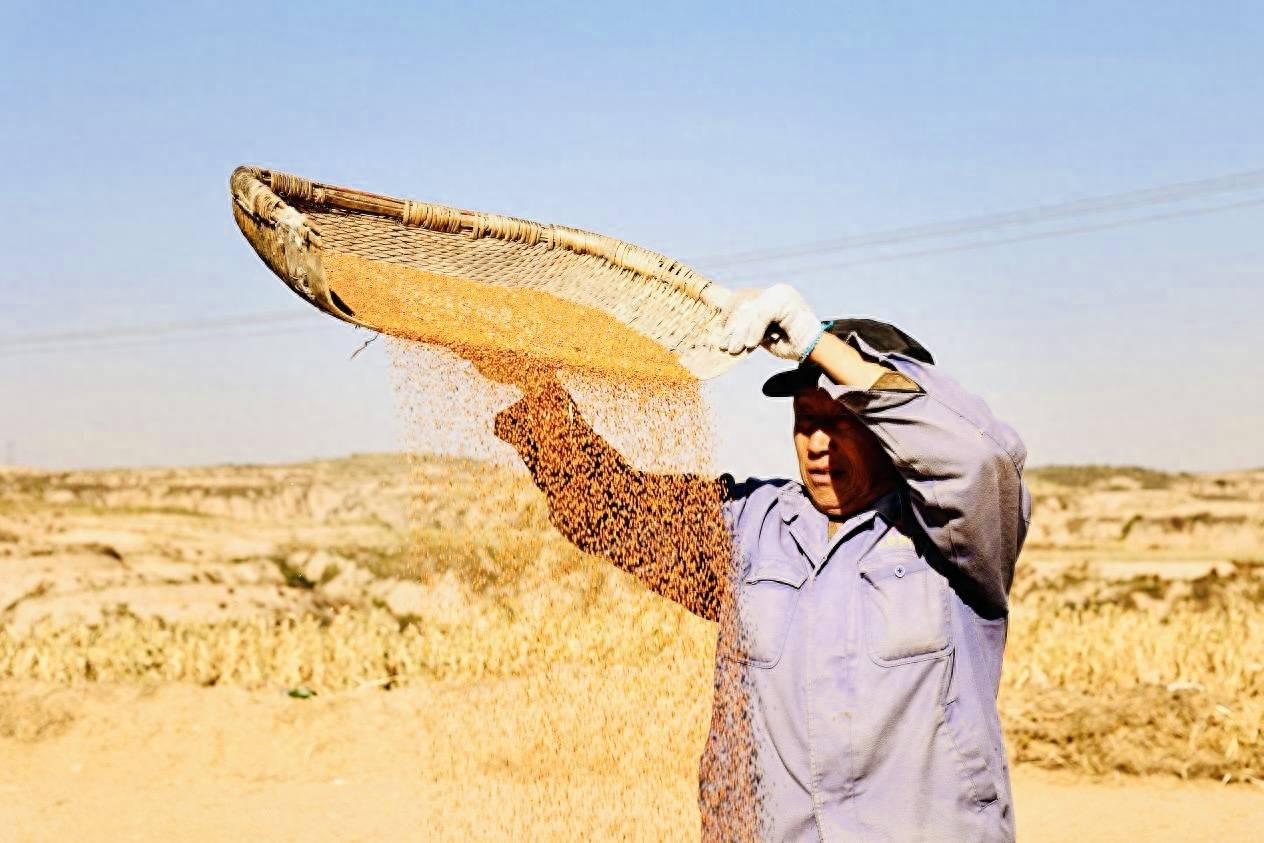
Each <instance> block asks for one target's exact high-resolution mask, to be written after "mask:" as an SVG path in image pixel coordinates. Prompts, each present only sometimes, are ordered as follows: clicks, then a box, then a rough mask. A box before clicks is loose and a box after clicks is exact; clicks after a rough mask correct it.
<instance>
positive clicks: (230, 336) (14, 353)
mask: <svg viewBox="0 0 1264 843" xmlns="http://www.w3.org/2000/svg"><path fill="white" fill-rule="evenodd" d="M323 327H324V326H322V325H299V326H295V327H290V328H279V329H278V328H264V329H262V330H260V329H257V328H256V329H255V330H245V331H228V330H223V329H220V330H213V331H207V332H199V333H185V334H175V335H167V336H148V337H132V338H125V339H119V340H107V341H96V342H92V343H79V344H70V345H32V346H27V347H21V346H14V347H0V358H4V357H25V356H27V355H31V354H47V353H56V352H65V351H113V350H116V349H127V348H144V347H147V346H159V345H163V346H165V345H172V344H176V343H188V342H204V341H206V340H219V341H225V340H237V339H243V340H251V339H264V338H269V337H278V336H284V335H286V334H302V333H308V332H312V331H317V330H321V329H322V328H323Z"/></svg>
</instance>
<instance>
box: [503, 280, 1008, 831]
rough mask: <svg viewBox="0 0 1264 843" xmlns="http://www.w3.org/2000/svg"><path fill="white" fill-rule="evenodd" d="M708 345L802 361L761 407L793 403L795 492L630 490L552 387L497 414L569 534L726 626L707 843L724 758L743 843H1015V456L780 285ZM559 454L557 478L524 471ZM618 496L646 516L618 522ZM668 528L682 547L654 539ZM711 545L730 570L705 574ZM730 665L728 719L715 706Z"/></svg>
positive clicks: (692, 482) (921, 378) (716, 823)
mask: <svg viewBox="0 0 1264 843" xmlns="http://www.w3.org/2000/svg"><path fill="white" fill-rule="evenodd" d="M719 344H720V345H721V347H722V348H724V349H725V350H726V351H728V352H730V353H735V354H736V353H743V352H746V351H749V350H751V349H753V348H755V347H756V346H760V345H762V346H764V347H765V348H767V349H768V350H769V351H771V352H772V353H773V354H775V355H777V356H779V357H783V358H786V359H790V360H795V361H798V363H799V366H798V368H796V369H793V370H791V371H788V372H782V373H780V374H778V375H774V376H773V377H772V378H770V379H769V380H768V382H767V383H765V384H764V389H763V391H764V393H765V394H766V395H769V396H779V397H790V398H793V401H794V418H795V421H794V433H793V438H794V446H795V451H796V453H797V455H798V460H799V471H800V482H792V481H786V480H748V481H746V482H744V483H736V482H734V481H733V480H732V478H730V477H728V476H725V477H724V478H721V479H720V480H719V481H706V480H704V479H702V478H697V477H689V476H671V475H655V474H649V473H644V472H637V471H635V470H633V469H631V468H630V466H629V465H628V464H627V463H626V462H625V461H624V460H623V459H622V458H621V457H620V456H619V455H618V454H617V453H616V452H614V451H613V449H610V448H609V446H608V445H606V444H605V443H604V442H602V441H601V440H600V437H598V436H597V435H596V434H595V433H594V432H593V431H592V430H591V428H589V427H588V426H587V425H586V424H585V423H584V422H583V421H582V419H581V418H580V417H579V416H578V414H577V413H576V412H575V409H574V406H573V405H572V404H571V403H570V398H569V396H568V395H567V394H566V393H565V390H564V389H562V388H561V386H560V384H557V383H556V381H553V382H551V383H550V384H549V385H548V386H546V387H543V388H536V389H534V390H532V391H531V392H530V393H529V394H528V395H526V396H525V397H524V398H523V400H522V401H520V402H519V403H518V404H516V405H514V406H513V407H510V408H508V409H507V410H505V411H503V412H502V413H501V414H500V415H499V416H498V417H497V419H496V433H497V435H498V436H500V437H501V438H502V439H504V440H505V441H507V442H509V443H510V444H512V445H514V446H515V447H516V448H517V449H518V452H519V454H520V455H521V456H522V458H523V460H524V462H525V463H526V465H527V467H528V468H529V469H530V470H531V472H532V475H533V477H534V479H535V481H536V483H537V485H539V486H540V488H541V489H542V490H543V491H544V492H545V494H546V496H547V497H548V499H549V503H550V509H551V512H552V514H553V519H554V523H555V524H556V525H557V526H558V528H559V529H560V530H561V531H562V533H563V534H564V535H566V536H567V537H568V538H570V539H571V540H572V541H574V542H575V543H576V544H578V545H579V546H580V547H581V548H583V549H585V550H588V551H590V552H595V553H600V554H604V555H605V556H607V557H609V558H610V559H611V560H612V561H614V562H615V563H616V564H618V565H620V566H621V567H623V568H625V569H626V570H629V571H631V572H632V573H634V574H636V575H637V576H638V577H640V578H641V579H642V580H644V581H645V582H646V583H647V584H648V585H650V587H652V588H655V589H656V590H658V591H659V592H660V593H662V594H664V595H665V596H667V597H670V598H671V599H674V600H677V601H679V602H681V603H682V604H684V605H685V606H686V607H687V608H689V609H690V610H692V611H694V612H696V613H698V614H701V615H703V616H704V617H708V618H711V619H713V620H719V621H721V627H720V641H719V646H718V647H717V698H716V704H715V711H714V714H713V722H712V733H711V736H710V738H709V739H708V743H707V748H706V750H705V752H704V757H703V764H702V770H703V775H702V779H703V780H702V783H701V784H702V799H701V805H702V814H703V832H704V836H707V837H713V838H730V837H732V836H734V835H735V833H737V832H735V831H734V829H735V828H740V826H741V823H739V824H737V825H736V826H735V825H734V824H733V823H726V822H725V821H724V815H725V813H726V812H731V811H735V810H737V806H736V802H735V799H736V795H737V791H739V790H740V787H738V788H734V787H733V786H732V784H731V783H729V784H725V785H722V784H717V783H716V782H715V781H713V779H714V778H715V777H716V776H718V775H719V774H720V773H721V772H722V771H724V770H726V769H728V770H732V769H733V768H735V767H738V766H741V764H742V763H743V762H742V761H741V760H740V759H738V758H736V757H735V752H734V747H735V746H739V745H742V746H749V750H750V751H749V753H748V754H749V756H750V757H749V759H748V760H747V761H746V762H745V763H747V764H748V765H749V768H750V780H751V782H752V783H753V788H754V789H755V790H756V791H757V803H758V804H757V806H756V813H757V816H756V817H755V819H754V821H753V826H754V827H753V828H751V829H749V830H751V831H754V833H755V836H758V837H760V838H763V839H769V840H787V841H807V840H826V841H834V840H863V841H901V843H902V842H903V841H913V840H942V841H1005V840H1012V839H1013V836H1014V824H1013V806H1012V800H1011V795H1010V787H1009V772H1008V767H1007V764H1006V759H1005V752H1004V749H1003V746H1002V741H1001V732H1000V723H999V719H998V717H997V710H996V694H997V688H998V685H999V681H1000V671H1001V658H1002V653H1003V651H1004V646H1005V635H1006V616H1007V597H1008V592H1009V587H1010V583H1011V580H1012V576H1013V570H1014V563H1015V560H1016V559H1017V557H1018V552H1019V550H1020V548H1021V546H1022V542H1023V538H1024V536H1025V534H1026V529H1027V523H1028V520H1029V517H1030V498H1029V495H1028V493H1027V490H1026V488H1025V487H1024V485H1023V482H1022V468H1023V462H1024V460H1025V457H1026V452H1025V449H1024V447H1023V444H1022V442H1021V441H1020V440H1019V438H1018V436H1017V435H1016V434H1015V433H1014V431H1013V430H1012V429H1011V428H1010V427H1008V426H1007V425H1005V424H1003V423H1002V422H1000V421H998V420H997V419H996V418H994V417H993V415H992V413H991V412H990V411H989V410H988V408H987V406H986V405H985V404H984V403H983V402H982V401H981V400H980V399H978V398H976V397H974V396H973V395H971V394H970V393H968V392H966V391H965V390H964V389H962V388H961V387H960V386H959V385H958V384H957V383H956V382H955V381H954V380H952V379H951V378H949V377H948V376H947V375H945V374H944V373H943V372H941V371H940V370H939V369H938V368H937V367H936V366H935V365H934V363H933V358H932V357H931V355H930V353H929V352H927V351H926V349H924V348H923V347H922V346H921V345H919V344H918V343H917V342H916V341H914V340H913V339H912V338H911V337H909V336H908V335H907V334H904V333H903V332H901V331H899V330H898V329H896V328H894V327H893V326H890V325H886V324H884V323H880V322H873V321H870V320H836V321H834V322H832V323H829V322H827V323H822V322H821V321H820V320H818V319H817V317H816V316H815V315H814V314H813V313H812V311H811V309H810V308H809V307H808V305H807V304H806V303H805V302H804V300H803V298H802V297H801V296H800V295H799V294H798V293H797V292H796V291H794V290H793V289H792V288H790V287H787V286H785V285H777V286H774V287H770V288H768V289H767V290H764V291H762V292H759V291H750V292H746V293H742V294H739V295H738V296H737V297H736V299H735V301H734V304H733V305H732V306H731V308H730V311H729V313H728V314H727V318H726V320H725V325H724V330H723V333H722V336H721V337H720V338H719ZM542 414H543V415H545V416H547V417H548V418H550V419H555V420H565V421H558V422H557V423H550V424H547V425H541V424H539V423H538V420H539V419H540V418H541V417H542ZM555 449H564V450H565V451H566V452H567V453H569V454H570V455H571V460H572V462H571V465H572V468H573V470H571V471H568V472H565V474H564V476H562V475H561V474H559V473H558V472H556V471H545V470H542V467H543V466H544V465H546V464H547V465H556V462H555V461H544V460H541V455H542V454H543V453H544V452H545V451H546V450H555ZM629 495H632V496H634V497H629ZM581 499H582V501H583V502H584V505H577V503H578V502H579V501H580V500H581ZM633 499H639V500H647V501H660V500H661V501H663V502H664V503H663V505H662V507H661V508H660V509H655V508H654V506H653V505H650V506H648V507H637V508H636V511H630V510H628V508H626V507H623V508H621V507H619V506H618V505H617V502H618V501H626V500H633ZM712 501H714V502H715V507H714V509H709V505H710V502H712ZM713 511H718V512H720V513H722V516H723V519H722V520H720V519H715V518H708V517H707V513H708V512H713ZM669 517H670V518H675V519H681V518H684V519H686V520H688V521H689V522H690V523H691V524H693V525H694V526H695V527H696V532H697V534H698V536H699V539H698V541H696V542H681V541H680V540H679V539H672V538H671V537H672V536H674V535H676V534H677V533H678V532H679V531H662V530H655V527H654V520H655V519H656V518H669ZM720 537H722V538H723V539H724V540H725V541H726V542H727V543H728V546H730V547H731V553H730V554H729V557H728V559H729V560H730V564H731V566H732V569H731V570H730V571H724V570H717V566H715V565H714V564H713V563H712V562H709V561H708V560H707V559H706V558H704V557H706V556H707V553H706V552H704V551H705V548H708V547H714V546H716V540H717V539H718V538H720ZM727 583H732V586H731V588H732V589H733V590H734V593H732V594H731V596H730V598H729V599H727V600H726V598H725V596H724V595H725V591H726V589H727V588H729V586H728V585H727ZM726 606H727V607H728V611H729V615H730V616H731V619H732V622H725V617H724V616H725V614H726V609H725V607H726ZM735 669H740V671H741V680H740V681H741V687H742V694H741V695H740V703H738V705H739V706H740V708H741V711H740V712H736V711H734V710H733V707H734V702H733V699H732V694H731V693H730V694H727V695H726V694H721V693H720V691H721V690H722V689H724V688H726V687H727V688H729V689H730V690H731V687H732V683H731V682H726V681H725V680H724V679H723V677H726V676H730V677H731V676H732V675H733V671H734V670H735ZM725 724H727V725H725ZM734 724H736V726H735V725H734ZM726 729H727V730H728V732H729V734H728V735H725V734H722V733H724V732H725V730H726ZM734 733H740V735H742V736H744V737H743V738H742V739H741V740H736V741H735V740H734V738H733V737H732V735H733V734H734ZM736 801H740V800H736Z"/></svg>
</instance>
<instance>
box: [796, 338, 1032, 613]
mask: <svg viewBox="0 0 1264 843" xmlns="http://www.w3.org/2000/svg"><path fill="white" fill-rule="evenodd" d="M808 359H809V360H811V362H813V363H815V364H816V365H818V366H820V367H821V369H823V370H824V371H825V374H826V375H827V376H828V377H829V379H830V380H832V381H833V382H834V383H833V384H829V385H826V386H825V389H826V391H827V392H829V393H830V394H831V395H833V396H834V397H835V398H836V399H838V400H839V401H841V402H842V403H843V404H844V405H846V406H847V408H848V409H850V410H851V411H852V412H854V413H855V414H856V415H857V416H858V417H859V418H860V419H861V420H862V421H863V422H865V424H866V426H867V427H868V428H869V429H870V430H871V431H873V432H874V434H876V435H877V437H878V439H879V441H881V442H882V445H883V447H884V448H885V449H886V451H887V453H888V454H889V455H890V456H891V460H892V461H893V462H894V463H895V467H896V469H897V470H898V471H899V472H900V474H901V475H902V476H903V477H904V480H905V482H906V483H907V484H908V487H909V489H910V490H911V492H912V510H913V512H912V514H913V517H914V518H915V519H916V521H917V522H918V525H919V526H920V527H921V529H922V530H923V531H924V532H925V533H926V535H927V536H928V537H929V538H930V540H931V541H932V542H933V543H934V544H935V546H936V548H937V549H938V550H939V551H940V553H941V554H942V555H943V557H944V558H945V559H946V560H947V561H948V563H949V564H950V565H951V566H952V568H953V569H954V573H955V574H956V579H957V581H958V582H962V583H963V585H964V586H965V587H966V589H967V591H968V592H969V593H968V594H965V595H963V597H968V598H972V599H971V601H970V602H971V603H972V604H973V605H974V606H975V610H976V611H978V612H980V614H983V615H985V616H989V617H996V616H1000V615H1004V614H1005V613H1006V611H1007V608H1008V595H1009V587H1010V583H1011V582H1012V580H1013V576H1014V563H1015V561H1016V560H1017V559H1018V552H1019V550H1020V549H1021V548H1022V544H1023V538H1024V537H1025V535H1026V532H1027V522H1028V520H1029V518H1030V513H1031V500H1030V496H1029V494H1028V492H1027V489H1026V487H1025V486H1024V484H1023V479H1022V471H1023V463H1024V461H1025V460H1026V458H1027V451H1026V449H1025V448H1024V446H1023V443H1022V441H1021V440H1020V439H1019V438H1018V435H1017V434H1016V433H1015V432H1014V430H1013V428H1011V427H1010V426H1009V425H1007V424H1005V423H1004V422H1001V421H1000V420H998V419H997V418H996V417H995V416H993V415H992V412H991V410H990V409H988V406H987V405H986V404H985V403H984V402H983V401H982V400H981V399H980V398H978V397H977V396H975V395H972V394H971V393H969V392H967V391H966V390H965V389H963V388H962V387H961V386H960V385H959V384H958V383H957V382H956V381H955V380H953V379H952V378H950V377H949V376H948V375H946V374H945V373H944V372H942V371H940V370H939V368H938V367H936V366H933V365H931V364H928V363H924V362H922V361H919V360H916V359H913V358H912V357H908V356H905V355H902V354H897V353H892V354H880V353H878V352H876V351H874V350H873V348H871V347H870V346H868V345H867V344H866V343H865V341H864V340H863V339H861V338H860V337H859V336H858V335H856V334H852V335H851V337H849V338H848V341H847V342H844V341H843V340H842V339H839V338H838V337H836V336H834V335H832V334H829V333H826V334H823V335H822V336H821V337H820V340H819V342H818V343H817V344H816V346H815V347H814V348H813V349H812V350H811V353H810V356H809V358H808ZM963 581H964V582H963Z"/></svg>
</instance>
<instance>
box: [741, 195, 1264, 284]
mask: <svg viewBox="0 0 1264 843" xmlns="http://www.w3.org/2000/svg"><path fill="white" fill-rule="evenodd" d="M1261 205H1264V198H1260V199H1247V200H1244V201H1242V202H1232V203H1230V204H1227V205H1214V206H1212V207H1208V208H1187V209H1185V210H1181V211H1171V212H1169V213H1164V214H1150V215H1148V216H1143V217H1131V218H1129V219H1125V220H1112V221H1110V222H1103V223H1094V224H1092V225H1082V226H1076V227H1074V228H1058V229H1054V230H1052V231H1036V232H1033V233H1031V234H1021V235H1017V236H1015V237H1003V238H999V239H995V240H983V241H979V242H976V243H956V244H952V245H949V246H937V247H935V248H931V249H918V250H916V251H909V252H894V253H892V254H887V255H878V256H876V257H872V258H860V259H859V260H852V261H838V262H833V263H827V264H815V265H811V266H803V267H791V268H788V269H778V270H770V271H769V272H761V273H758V274H754V273H752V274H748V275H734V276H726V277H725V280H726V281H738V282H740V281H753V280H756V279H759V278H767V277H768V276H769V275H770V274H771V273H775V274H778V275H801V274H807V273H813V272H824V271H828V270H836V269H845V268H847V267H853V266H868V265H870V264H878V263H891V262H894V261H902V260H910V259H912V258H922V257H928V256H930V255H947V254H953V253H955V252H969V251H974V250H976V249H991V248H994V247H996V246H1006V245H1009V244H1011V243H1028V242H1031V241H1033V240H1047V239H1051V238H1054V237H1069V236H1072V235H1076V234H1087V233H1089V232H1093V231H1106V230H1109V229H1113V228H1126V227H1127V226H1130V225H1141V224H1143V223H1151V222H1165V221H1168V220H1177V219H1185V218H1187V217H1198V216H1204V215H1206V214H1216V213H1221V212H1224V211H1236V210H1240V209H1242V208H1254V207H1259V206H1261Z"/></svg>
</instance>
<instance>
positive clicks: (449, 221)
mask: <svg viewBox="0 0 1264 843" xmlns="http://www.w3.org/2000/svg"><path fill="white" fill-rule="evenodd" d="M230 186H231V190H232V197H233V216H234V218H235V219H236V220H237V224H238V226H240V228H241V230H242V233H243V234H245V235H246V239H247V240H249V241H250V244H251V245H252V246H253V247H254V249H255V251H256V252H258V253H259V256H260V257H261V258H263V260H264V262H265V263H267V264H268V266H269V267H271V269H272V270H273V272H275V273H276V274H277V275H278V276H280V277H281V280H283V281H284V282H285V283H286V284H287V285H288V286H289V287H290V289H292V290H293V291H294V292H295V293H298V294H299V295H300V296H302V297H303V298H304V299H305V300H306V301H308V302H309V303H310V304H312V305H314V306H315V307H317V308H319V309H320V310H323V311H324V312H326V313H328V314H331V315H333V316H336V317H338V318H339V319H342V320H344V321H347V322H351V323H353V324H357V325H363V326H364V327H367V328H371V329H373V330H377V331H385V332H387V333H400V332H399V331H398V330H392V326H391V325H384V324H372V323H371V321H366V319H365V316H364V314H363V313H360V314H357V313H356V312H355V310H354V309H353V308H351V307H350V306H348V304H347V303H346V301H344V298H343V297H342V296H339V291H338V290H337V289H334V288H333V285H331V284H330V283H329V282H328V280H327V276H328V275H329V273H326V272H325V269H324V267H323V265H322V258H323V256H324V255H325V254H327V253H329V252H337V253H342V254H345V255H354V256H357V257H359V258H365V259H368V260H370V261H380V262H384V263H387V264H396V265H401V266H406V267H412V268H414V269H418V270H421V271H422V272H424V273H426V274H427V275H428V276H431V277H434V278H441V279H445V280H447V279H455V281H456V283H469V282H476V283H479V284H489V285H493V286H496V287H500V288H508V289H513V290H532V291H537V292H542V293H548V294H551V295H553V296H558V297H560V298H562V299H566V300H568V301H570V302H573V303H575V304H577V305H581V306H584V307H588V308H595V309H597V310H599V311H601V312H603V313H605V314H607V315H609V316H612V317H614V318H615V319H617V320H618V321H619V322H621V323H622V324H623V325H626V326H628V327H630V328H631V329H633V330H634V331H636V332H638V333H639V334H641V335H643V336H646V337H649V338H651V339H653V340H654V341H656V342H657V343H658V344H659V345H661V346H662V347H664V348H666V349H668V350H669V351H670V352H671V353H672V354H673V355H674V356H675V358H676V360H677V361H678V362H679V363H680V364H681V365H682V366H683V367H684V368H685V369H686V370H687V371H688V372H689V373H690V374H692V375H693V376H694V377H696V378H700V379H705V378H711V377H714V376H716V375H719V374H721V373H722V372H724V371H725V370H727V369H728V368H730V367H731V366H733V364H734V363H736V362H737V361H738V360H739V359H740V356H735V355H731V354H728V353H726V352H724V351H722V350H719V349H717V348H715V347H714V346H713V345H712V344H711V342H710V340H711V338H712V330H713V328H714V327H715V326H716V324H717V320H718V319H719V318H721V316H722V312H723V309H724V306H725V304H726V303H727V302H728V301H729V299H730V297H731V295H732V293H730V292H729V291H728V290H726V289H724V288H723V287H721V286H720V285H718V284H715V283H713V282H711V281H710V280H709V279H707V278H704V277H703V276H701V275H699V274H698V273H696V272H694V271H693V270H692V269H690V268H689V267H687V266H685V265H684V264H682V263H680V262H678V261H675V260H672V259H671V258H668V257H666V256H664V255H661V254H658V253H656V252H651V251H649V250H647V249H642V248H640V247H639V246H634V245H632V244H630V243H625V242H623V241H620V240H616V239H614V238H612V237H606V236H603V235H600V234H593V233H591V232H587V231H582V230H580V229H575V228H567V227H564V226H560V225H543V224H540V223H535V222H530V221H528V220H522V219H516V218H513V217H505V216H499V215H496V214H486V213H480V212H477V211H465V210H460V209H458V208H450V207H447V206H445V205H435V204H431V203H428V202H416V201H411V200H407V199H394V198H391V197H389V196H380V195H377V194H373V193H365V192H364V191H360V190H353V189H350V188H345V187H336V186H333V185H327V184H320V183H318V182H313V181H309V180H307V179H305V178H301V177H299V176H294V175H291V174H288V173H281V172H277V171H275V170H265V169H260V168H257V167H238V168H237V170H236V171H234V172H233V175H232V178H231V181H230ZM419 277H423V276H419ZM422 300H423V301H424V295H423V299H422Z"/></svg>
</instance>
